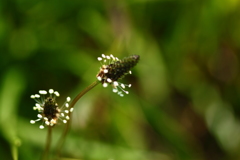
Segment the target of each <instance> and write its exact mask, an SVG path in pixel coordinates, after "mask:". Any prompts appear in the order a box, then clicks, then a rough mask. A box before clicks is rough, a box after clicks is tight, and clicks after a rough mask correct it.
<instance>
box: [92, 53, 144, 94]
mask: <svg viewBox="0 0 240 160" xmlns="http://www.w3.org/2000/svg"><path fill="white" fill-rule="evenodd" d="M139 59H140V56H139V55H132V56H129V57H125V58H123V59H122V60H120V59H118V58H117V57H114V56H113V55H110V56H108V55H104V54H102V56H101V57H98V61H100V62H101V67H100V71H99V72H98V74H97V76H96V77H97V79H98V80H99V81H100V82H101V83H102V85H103V87H107V86H108V85H111V86H112V88H113V92H114V93H117V94H118V95H120V96H121V97H123V96H124V94H123V93H125V94H128V93H129V92H128V91H126V90H125V88H127V87H128V88H129V87H131V84H123V83H121V82H119V81H118V80H120V79H122V78H123V77H125V76H126V75H127V74H132V72H131V69H132V68H133V67H134V66H135V65H136V64H137V63H138V61H139Z"/></svg>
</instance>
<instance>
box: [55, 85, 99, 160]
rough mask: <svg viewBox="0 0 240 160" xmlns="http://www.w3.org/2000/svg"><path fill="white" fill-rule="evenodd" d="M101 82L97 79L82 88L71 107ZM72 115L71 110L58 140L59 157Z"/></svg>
mask: <svg viewBox="0 0 240 160" xmlns="http://www.w3.org/2000/svg"><path fill="white" fill-rule="evenodd" d="M99 83H100V82H99V81H98V80H97V81H95V82H93V83H92V84H90V85H89V86H88V87H87V88H85V89H84V90H82V91H81V92H80V93H79V94H78V95H77V96H76V97H75V98H74V99H73V101H72V102H71V104H70V106H69V108H73V107H74V105H75V104H76V103H77V102H78V100H79V99H80V98H81V97H82V96H83V95H85V94H86V93H87V92H88V91H90V90H91V89H93V88H94V87H95V86H97V85H98V84H99ZM71 115H72V113H71V112H69V117H70V119H69V121H68V123H67V124H66V127H65V129H64V131H63V133H62V135H61V137H60V138H59V140H58V143H57V149H56V156H57V157H60V152H61V149H62V146H63V143H64V140H65V138H66V136H67V133H68V131H69V129H70V124H71Z"/></svg>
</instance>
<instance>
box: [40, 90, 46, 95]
mask: <svg viewBox="0 0 240 160" xmlns="http://www.w3.org/2000/svg"><path fill="white" fill-rule="evenodd" d="M39 94H44V95H45V94H47V91H45V90H40V91H39Z"/></svg>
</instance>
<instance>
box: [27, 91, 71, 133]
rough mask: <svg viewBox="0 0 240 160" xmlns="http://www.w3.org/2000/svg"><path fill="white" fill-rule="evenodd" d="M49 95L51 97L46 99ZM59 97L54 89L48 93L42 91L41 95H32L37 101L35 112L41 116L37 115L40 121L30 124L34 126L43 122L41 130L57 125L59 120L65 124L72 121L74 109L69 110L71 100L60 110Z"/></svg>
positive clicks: (68, 98) (68, 99)
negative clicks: (71, 116)
mask: <svg viewBox="0 0 240 160" xmlns="http://www.w3.org/2000/svg"><path fill="white" fill-rule="evenodd" d="M48 93H49V96H47V97H45V96H46V95H47V94H48ZM59 96H60V94H59V93H58V92H57V91H54V90H53V89H49V91H48V92H47V91H45V90H40V91H39V94H35V95H31V96H30V97H31V98H32V99H34V100H35V101H36V104H35V106H34V107H33V110H38V112H39V114H38V115H37V117H38V119H36V120H31V121H30V123H31V124H34V123H36V122H37V121H40V120H42V121H43V123H42V125H40V126H39V128H40V129H43V128H44V126H45V125H47V126H54V125H55V124H57V122H58V119H60V120H62V122H63V123H67V121H68V120H69V119H70V118H69V112H72V111H73V108H69V102H70V101H71V98H70V97H67V99H66V102H65V103H64V104H63V105H62V107H60V108H59V107H58V104H57V102H56V97H59Z"/></svg>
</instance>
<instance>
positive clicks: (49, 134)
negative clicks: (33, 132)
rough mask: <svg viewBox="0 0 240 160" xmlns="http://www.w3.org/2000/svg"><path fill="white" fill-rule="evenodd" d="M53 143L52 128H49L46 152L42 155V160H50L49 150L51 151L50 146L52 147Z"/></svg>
mask: <svg viewBox="0 0 240 160" xmlns="http://www.w3.org/2000/svg"><path fill="white" fill-rule="evenodd" d="M51 141H52V126H48V133H47V140H46V146H45V150H44V152H43V155H42V160H48V158H49V150H50V146H51Z"/></svg>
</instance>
